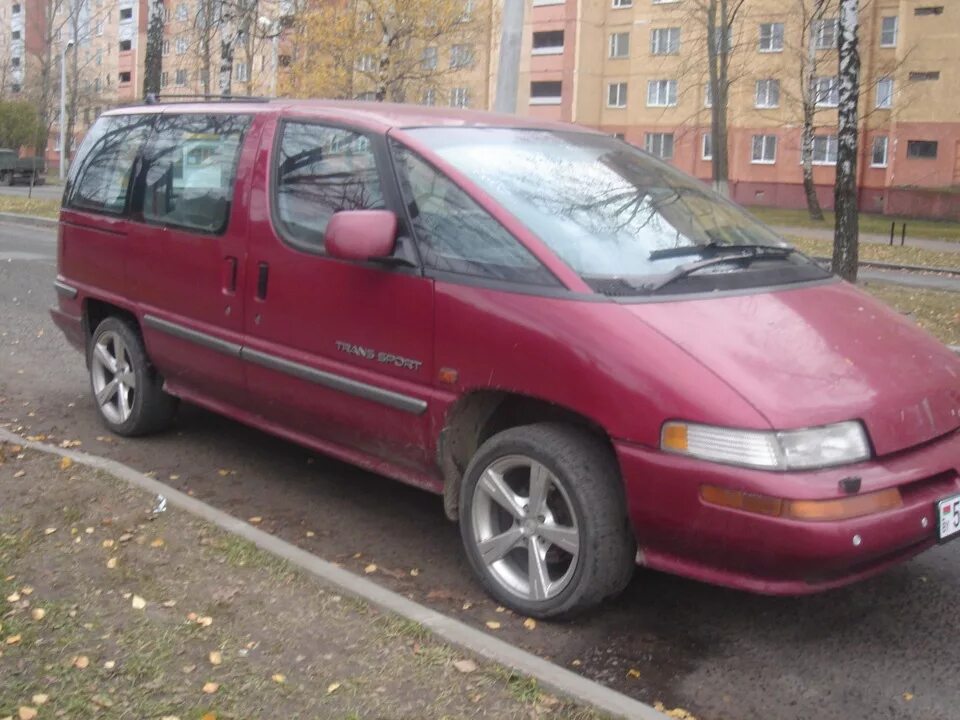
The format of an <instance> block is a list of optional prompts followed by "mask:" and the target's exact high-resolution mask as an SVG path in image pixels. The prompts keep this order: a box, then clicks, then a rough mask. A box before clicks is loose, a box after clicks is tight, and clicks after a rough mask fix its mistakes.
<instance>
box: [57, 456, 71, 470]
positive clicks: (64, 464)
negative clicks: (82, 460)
mask: <svg viewBox="0 0 960 720" xmlns="http://www.w3.org/2000/svg"><path fill="white" fill-rule="evenodd" d="M71 465H73V460H71V459H70V458H68V457H62V458H60V469H61V470H67V469H69V468H70V466H71Z"/></svg>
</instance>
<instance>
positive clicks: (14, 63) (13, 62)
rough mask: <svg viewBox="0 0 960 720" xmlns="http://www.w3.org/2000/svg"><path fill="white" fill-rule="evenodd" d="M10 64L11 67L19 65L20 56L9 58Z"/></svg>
mask: <svg viewBox="0 0 960 720" xmlns="http://www.w3.org/2000/svg"><path fill="white" fill-rule="evenodd" d="M10 65H11V66H13V67H15V68H18V67H20V58H18V57H15V58H10Z"/></svg>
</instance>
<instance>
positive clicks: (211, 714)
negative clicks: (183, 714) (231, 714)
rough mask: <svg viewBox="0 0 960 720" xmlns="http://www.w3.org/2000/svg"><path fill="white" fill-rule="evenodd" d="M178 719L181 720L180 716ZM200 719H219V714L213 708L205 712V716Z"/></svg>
mask: <svg viewBox="0 0 960 720" xmlns="http://www.w3.org/2000/svg"><path fill="white" fill-rule="evenodd" d="M178 720H179V718H178ZM200 720H217V714H216V713H215V712H213V711H212V710H211V711H210V712H208V713H204V714H203V717H202V718H200Z"/></svg>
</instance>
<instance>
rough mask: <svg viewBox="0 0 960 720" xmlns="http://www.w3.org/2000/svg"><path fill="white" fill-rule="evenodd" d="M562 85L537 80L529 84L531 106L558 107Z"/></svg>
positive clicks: (557, 81)
mask: <svg viewBox="0 0 960 720" xmlns="http://www.w3.org/2000/svg"><path fill="white" fill-rule="evenodd" d="M562 96H563V83H561V82H560V81H559V80H537V81H534V82H532V83H530V104H531V105H559V104H560V98H561V97H562Z"/></svg>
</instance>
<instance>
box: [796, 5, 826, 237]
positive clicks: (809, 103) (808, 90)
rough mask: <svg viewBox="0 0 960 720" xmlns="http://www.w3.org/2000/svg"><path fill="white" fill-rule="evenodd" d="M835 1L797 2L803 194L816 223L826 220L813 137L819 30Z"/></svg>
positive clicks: (808, 210)
mask: <svg viewBox="0 0 960 720" xmlns="http://www.w3.org/2000/svg"><path fill="white" fill-rule="evenodd" d="M832 2H833V0H812V1H811V0H797V6H798V7H797V9H798V15H799V16H800V19H801V24H800V46H799V52H798V53H797V57H798V59H799V61H800V62H799V63H798V66H797V70H798V72H799V75H800V107H801V110H802V113H803V130H802V132H801V135H800V165H801V167H802V169H803V191H804V194H805V195H806V199H807V212H809V214H810V218H811V219H812V220H823V209H822V208H821V207H820V200H819V199H818V198H817V188H816V185H814V182H813V135H814V129H815V127H816V126H815V120H816V114H817V104H818V99H819V98H818V92H817V90H818V88H817V77H818V70H819V54H818V52H817V30H818V28H819V27H820V25H821V23H822V22H823V21H824V19H825V17H826V13H827V10H828V8H830V7H831V6H832Z"/></svg>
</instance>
